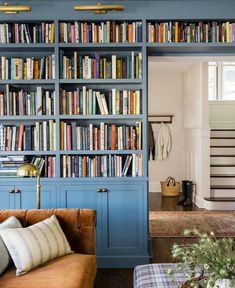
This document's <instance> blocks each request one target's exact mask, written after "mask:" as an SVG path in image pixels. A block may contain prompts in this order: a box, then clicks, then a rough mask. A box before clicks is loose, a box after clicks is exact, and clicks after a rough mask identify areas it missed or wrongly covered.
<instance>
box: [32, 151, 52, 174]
mask: <svg viewBox="0 0 235 288" xmlns="http://www.w3.org/2000/svg"><path fill="white" fill-rule="evenodd" d="M31 163H32V164H34V165H36V166H37V167H38V169H39V171H40V175H41V176H42V177H46V178H52V177H55V175H56V157H55V156H47V155H45V156H43V157H40V156H34V157H33V158H32V160H31Z"/></svg>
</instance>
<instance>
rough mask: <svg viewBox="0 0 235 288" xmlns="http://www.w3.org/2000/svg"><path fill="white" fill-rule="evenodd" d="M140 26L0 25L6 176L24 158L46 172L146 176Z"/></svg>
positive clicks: (0, 95)
mask: <svg viewBox="0 0 235 288" xmlns="http://www.w3.org/2000/svg"><path fill="white" fill-rule="evenodd" d="M55 27H56V29H55ZM142 30H143V29H142V21H133V20H131V21H115V20H111V21H109V20H107V21H92V22H87V21H59V22H58V25H55V23H54V22H52V21H43V22H39V21H34V22H19V23H11V22H10V23H6V22H4V23H1V24H0V42H1V44H2V48H1V58H0V91H1V92H0V115H1V123H0V125H1V126H0V133H1V135H0V137H1V146H0V149H1V154H2V162H1V163H2V165H1V170H0V171H1V174H2V175H4V174H5V175H6V176H7V175H12V174H14V172H13V171H15V172H16V170H17V168H18V166H19V165H21V164H22V163H23V161H25V162H32V163H35V164H36V165H38V166H39V168H40V171H41V176H42V177H59V178H60V177H62V178H64V177H78V178H81V177H127V176H129V177H142V176H143V149H144V145H145V144H143V91H142V80H143V53H142V39H143V31H142ZM114 43H115V46H113V44H114ZM92 45H93V46H92ZM104 45H105V46H104ZM110 45H111V46H110ZM9 48H10V49H9ZM16 51H17V52H16ZM53 151H54V155H51V153H53ZM35 152H36V153H35ZM48 153H49V155H48ZM19 155H20V157H21V160H20V161H19V158H18V156H19ZM56 167H58V168H56ZM8 171H10V173H9V172H8Z"/></svg>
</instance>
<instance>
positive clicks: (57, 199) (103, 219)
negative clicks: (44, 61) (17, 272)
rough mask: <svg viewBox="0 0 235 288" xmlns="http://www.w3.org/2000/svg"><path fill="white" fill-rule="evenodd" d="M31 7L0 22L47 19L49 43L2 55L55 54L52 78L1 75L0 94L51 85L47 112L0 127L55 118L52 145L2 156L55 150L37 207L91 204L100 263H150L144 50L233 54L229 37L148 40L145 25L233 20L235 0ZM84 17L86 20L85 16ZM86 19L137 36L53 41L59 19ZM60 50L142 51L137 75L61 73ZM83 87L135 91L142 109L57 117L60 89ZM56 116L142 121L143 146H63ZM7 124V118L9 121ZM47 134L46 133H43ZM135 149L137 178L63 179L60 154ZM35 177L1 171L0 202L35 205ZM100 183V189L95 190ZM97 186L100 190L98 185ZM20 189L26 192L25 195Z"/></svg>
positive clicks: (2, 49)
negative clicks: (116, 7) (135, 29)
mask: <svg viewBox="0 0 235 288" xmlns="http://www.w3.org/2000/svg"><path fill="white" fill-rule="evenodd" d="M31 2H32V3H30V5H31V6H32V9H31V10H32V11H31V12H30V13H19V14H16V15H10V14H9V15H5V14H2V15H1V20H0V23H16V22H17V23H40V22H42V21H44V22H50V23H51V22H54V28H55V35H54V40H55V41H54V43H49V44H47V43H35V44H34V43H19V44H14V43H13V44H12V43H10V44H6V43H0V59H1V56H6V57H9V58H10V57H22V58H26V57H41V56H46V55H50V54H54V55H55V79H47V80H45V79H36V80H33V79H32V80H5V79H4V80H0V92H2V91H5V86H6V85H9V86H10V87H12V91H15V90H16V91H18V90H20V89H26V90H27V91H29V92H30V91H35V89H36V87H37V86H41V87H43V88H44V89H45V90H46V89H49V90H54V91H55V96H56V97H55V114H54V115H27V116H20V115H16V116H12V115H1V118H0V125H18V124H19V123H22V124H24V125H27V124H28V123H30V124H34V123H35V122H48V121H50V120H53V121H54V122H55V147H56V149H55V150H54V151H42V150H40V151H28V150H27V151H0V158H1V157H4V156H9V155H10V156H19V155H20V156H23V155H26V156H31V157H33V156H38V157H45V156H48V157H50V156H55V163H56V164H55V166H54V168H53V169H54V170H55V171H54V172H55V177H52V178H46V177H43V175H42V177H41V178H42V181H41V185H42V207H43V208H72V207H74V208H93V209H96V210H97V212H98V221H97V259H98V265H99V267H109V268H111V267H113V268H115V267H133V266H135V265H138V264H144V263H148V262H149V254H150V251H149V250H148V248H149V247H148V144H147V139H148V137H147V136H148V133H147V123H148V120H147V104H148V85H147V83H148V69H147V67H148V56H153V55H157V56H167V55H184V56H186V55H232V54H233V53H234V48H235V44H234V43H147V41H146V39H147V37H146V34H147V29H146V28H147V23H148V22H149V21H150V22H151V23H154V22H157V21H158V22H159V21H162V19H167V20H169V21H170V20H171V21H174V20H175V19H180V20H181V21H184V20H185V21H190V20H194V21H195V19H197V18H198V15H199V16H200V18H201V19H211V20H216V19H223V20H224V19H225V20H226V19H229V20H230V21H231V19H233V18H234V12H233V11H234V9H235V3H233V1H229V0H225V1H213V2H215V3H214V4H213V9H212V7H211V1H178V0H176V1H122V2H123V4H124V5H125V11H124V12H112V13H108V14H104V15H96V14H93V13H90V12H84V13H78V12H75V11H74V10H73V5H74V3H73V2H72V1H56V2H55V1H49V0H45V1H39V2H38V3H36V2H34V1H31ZM86 19H88V20H86ZM75 20H77V21H80V22H84V21H89V22H95V23H101V22H102V21H106V20H116V21H118V23H122V22H123V21H127V22H128V23H130V22H132V21H141V22H142V42H137V43H60V41H59V26H60V23H61V22H73V21H75ZM60 51H65V54H66V53H68V54H71V53H73V51H78V52H81V54H82V55H85V54H87V55H94V52H99V53H100V54H102V55H112V54H115V55H125V54H128V53H130V52H131V51H134V52H135V53H137V52H138V53H139V52H141V53H142V79H60V75H59V70H60V69H59V68H60V65H61V63H60ZM82 86H87V88H92V89H95V90H101V91H110V90H111V89H112V88H116V89H119V90H125V89H126V90H141V96H142V97H141V114H139V115H132V114H128V115H123V114H119V115H112V114H109V115H101V114H99V113H97V114H95V115H79V114H76V115H66V114H65V115H62V114H60V106H61V103H60V90H61V89H65V90H67V91H72V90H75V89H77V88H78V87H80V88H81V87H82ZM61 121H65V122H68V123H70V122H72V121H76V122H78V123H81V124H83V123H91V124H97V123H99V122H105V123H107V122H108V123H113V124H115V123H123V124H126V125H131V124H134V123H135V122H137V121H140V122H141V123H142V132H141V137H142V147H141V149H138V150H92V151H89V150H75V151H74V150H67V149H61V145H60V144H61V142H60V141H61V140H60V139H61V127H60V125H61ZM9 123H10V124H9ZM48 136H49V135H48ZM132 154H135V155H137V154H141V155H142V157H143V160H142V176H141V177H132V176H131V175H129V176H127V177H80V178H79V177H74V178H73V177H62V173H61V167H62V166H61V165H62V157H63V155H66V156H68V155H69V156H76V155H79V156H91V157H95V156H102V155H106V156H108V155H111V156H114V155H117V156H124V157H126V156H127V155H132ZM35 183H36V182H35V179H33V178H27V179H26V178H23V179H21V178H17V177H9V178H6V177H0V208H1V209H9V208H13V209H23V208H28V209H30V208H35V207H36V188H35V185H36V184H35ZM17 187H20V188H19V189H18V190H20V192H18V193H17V195H14V193H10V192H9V191H10V190H12V188H17ZM101 188H104V189H103V190H104V192H97V190H100V189H101ZM101 190H102V189H101ZM24 191H26V193H24Z"/></svg>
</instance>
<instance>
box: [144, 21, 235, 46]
mask: <svg viewBox="0 0 235 288" xmlns="http://www.w3.org/2000/svg"><path fill="white" fill-rule="evenodd" d="M234 41H235V23H231V22H229V21H226V22H217V21H212V22H203V21H199V22H178V21H168V22H159V23H148V24H147V42H150V43H153V42H157V43H171V42H172V43H178V42H187V43H195V42H196V43H209V42H212V43H213V42H234Z"/></svg>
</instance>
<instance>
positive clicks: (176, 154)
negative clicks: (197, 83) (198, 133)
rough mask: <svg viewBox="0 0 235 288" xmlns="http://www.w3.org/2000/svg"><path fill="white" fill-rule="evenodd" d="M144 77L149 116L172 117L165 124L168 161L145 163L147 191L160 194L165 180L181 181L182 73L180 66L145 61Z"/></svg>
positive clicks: (177, 64)
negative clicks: (168, 136)
mask: <svg viewBox="0 0 235 288" xmlns="http://www.w3.org/2000/svg"><path fill="white" fill-rule="evenodd" d="M148 76H149V77H148V79H149V80H148V81H149V82H148V111H149V115H153V114H173V115H174V117H173V123H172V124H168V125H169V128H170V131H171V135H172V150H171V152H170V154H169V158H167V159H165V160H155V161H152V160H150V161H149V191H150V192H160V191H161V190H160V181H162V180H165V179H166V178H167V177H168V176H172V177H175V178H176V179H177V180H180V181H181V180H183V179H184V178H185V171H186V170H185V166H184V163H185V161H184V127H183V117H184V116H183V115H184V113H183V93H184V85H183V73H182V71H181V69H180V63H170V62H162V63H161V62H156V61H154V60H152V61H151V60H149V69H148ZM154 125H155V124H154Z"/></svg>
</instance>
